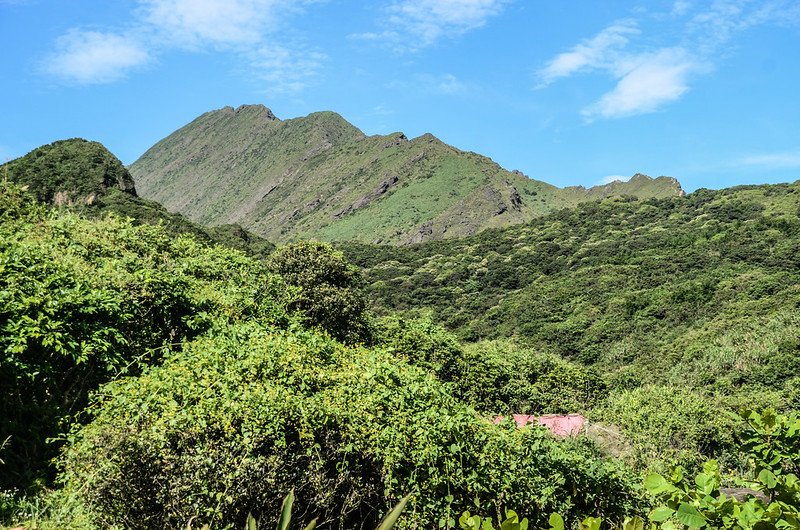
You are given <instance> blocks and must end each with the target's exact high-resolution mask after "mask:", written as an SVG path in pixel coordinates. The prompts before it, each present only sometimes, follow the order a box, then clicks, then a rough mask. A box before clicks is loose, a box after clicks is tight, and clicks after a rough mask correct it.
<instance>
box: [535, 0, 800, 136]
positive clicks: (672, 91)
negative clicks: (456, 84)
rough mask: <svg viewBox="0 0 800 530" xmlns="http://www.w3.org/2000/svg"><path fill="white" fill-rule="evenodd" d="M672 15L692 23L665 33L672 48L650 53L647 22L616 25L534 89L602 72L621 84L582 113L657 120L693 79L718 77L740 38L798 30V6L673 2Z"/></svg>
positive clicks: (547, 71)
mask: <svg viewBox="0 0 800 530" xmlns="http://www.w3.org/2000/svg"><path fill="white" fill-rule="evenodd" d="M671 14H672V15H673V16H674V17H686V18H684V19H683V20H684V22H681V23H680V25H679V27H678V31H677V32H674V31H669V32H662V33H664V34H669V35H670V36H669V38H670V40H671V41H672V44H670V45H669V46H661V47H653V46H652V44H651V43H652V42H653V40H654V37H657V36H658V32H653V31H650V30H649V29H647V30H645V29H644V27H643V29H641V31H640V30H639V28H640V26H643V24H642V22H641V20H646V19H641V20H639V21H637V20H631V19H627V20H623V21H620V22H616V23H614V24H612V25H610V26H608V27H607V28H605V29H604V30H602V31H601V32H600V33H598V34H597V35H596V36H594V37H593V38H591V39H587V40H585V41H583V42H581V43H580V44H578V45H577V46H575V47H574V48H572V49H571V50H570V51H568V52H565V53H561V54H559V55H556V56H555V57H554V58H553V59H551V60H550V61H549V62H548V63H547V64H546V65H545V67H544V68H542V69H541V70H540V71H539V75H538V77H539V84H538V86H537V87H536V88H543V87H546V86H547V85H549V84H551V83H553V82H555V81H557V80H559V79H562V78H566V77H569V76H571V75H574V74H576V73H578V72H581V71H587V70H600V71H603V72H605V73H606V74H608V75H610V76H611V77H612V78H613V79H614V80H615V83H616V84H615V86H614V88H613V89H612V90H610V91H608V92H607V93H605V94H603V95H602V96H600V98H599V99H598V100H597V101H595V102H594V103H593V104H591V105H589V106H587V107H585V108H584V109H583V110H582V112H581V113H582V115H583V116H584V117H585V118H586V119H587V120H588V121H591V120H593V119H596V118H621V117H627V116H634V115H638V114H645V113H649V112H655V111H658V110H660V109H661V108H662V107H663V106H664V105H666V104H668V103H671V102H675V101H677V100H679V99H680V98H681V97H682V96H683V95H684V94H686V93H687V92H688V91H689V89H690V83H691V81H692V80H693V79H694V78H695V77H697V76H699V75H700V74H704V73H708V72H710V71H712V70H713V63H714V61H716V60H718V58H719V56H720V55H724V51H725V50H726V46H727V45H729V42H730V41H731V40H732V39H733V38H734V36H735V35H736V34H737V33H739V32H741V31H744V30H746V29H748V28H751V27H754V26H757V25H761V24H767V23H771V24H779V25H800V4H798V2H797V0H763V1H760V2H755V1H753V0H712V1H710V2H702V3H701V2H694V1H692V0H675V1H674V2H673V3H672V10H671ZM640 15H641V16H642V17H644V16H646V15H647V12H646V11H642V12H641V13H640ZM654 20H658V21H663V14H653V15H652V16H651V19H650V22H651V23H652V22H653V21H654ZM634 37H637V38H634ZM648 44H650V46H648ZM634 47H635V49H631V48H634Z"/></svg>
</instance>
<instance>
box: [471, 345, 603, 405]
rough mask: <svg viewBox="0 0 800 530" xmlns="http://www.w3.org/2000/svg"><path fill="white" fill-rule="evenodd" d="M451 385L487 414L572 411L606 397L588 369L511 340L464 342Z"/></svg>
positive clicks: (600, 380)
mask: <svg viewBox="0 0 800 530" xmlns="http://www.w3.org/2000/svg"><path fill="white" fill-rule="evenodd" d="M456 385H457V387H458V389H459V393H460V395H461V396H462V398H463V399H464V400H465V401H467V402H468V403H470V404H472V405H473V406H474V407H475V408H477V409H479V410H481V411H484V412H491V413H502V414H508V413H520V414H535V413H556V414H563V413H573V412H580V411H585V410H587V409H588V408H590V407H592V406H593V405H595V404H596V403H597V402H598V401H599V400H600V399H602V398H603V397H604V396H605V383H604V382H603V380H602V379H601V378H600V376H598V375H597V374H596V373H594V371H593V370H591V369H589V368H586V367H584V366H581V365H579V364H576V363H572V362H569V361H565V360H563V359H560V358H558V357H557V356H555V355H551V354H543V353H537V352H535V351H533V350H530V349H527V348H521V347H520V346H518V345H517V344H515V343H513V342H511V341H485V342H481V343H478V344H474V345H468V346H465V347H464V356H463V359H462V360H461V362H460V363H459V375H458V377H457V380H456Z"/></svg>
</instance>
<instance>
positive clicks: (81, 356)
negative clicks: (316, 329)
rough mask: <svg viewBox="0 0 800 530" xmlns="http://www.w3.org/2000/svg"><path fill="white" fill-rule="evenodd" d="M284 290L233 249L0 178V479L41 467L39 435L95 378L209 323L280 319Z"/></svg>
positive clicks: (46, 450) (21, 478) (82, 399)
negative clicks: (98, 217) (44, 201)
mask: <svg viewBox="0 0 800 530" xmlns="http://www.w3.org/2000/svg"><path fill="white" fill-rule="evenodd" d="M287 294H289V291H287V289H286V288H285V287H283V285H282V282H281V280H280V278H279V277H276V276H273V275H271V274H269V273H268V272H267V271H266V268H265V266H264V265H262V264H261V263H260V262H258V261H255V260H253V259H250V258H247V257H246V256H244V255H243V254H241V253H239V252H235V251H232V250H229V249H225V248H222V247H208V246H205V245H202V244H200V243H198V242H197V241H196V240H194V239H193V238H191V237H186V236H180V237H172V236H171V235H170V234H169V233H167V232H166V231H165V230H164V229H163V228H162V227H159V226H146V225H145V226H133V225H132V224H131V223H130V222H128V221H124V220H120V219H118V218H113V217H112V218H108V219H105V220H102V221H94V222H92V221H87V220H85V219H83V218H81V217H79V216H77V215H73V214H70V213H67V212H63V211H57V210H52V211H51V210H47V209H45V208H44V207H43V206H40V205H37V204H36V203H34V202H33V201H32V199H31V198H30V197H29V196H27V195H26V194H25V193H23V191H22V190H21V189H20V188H18V187H15V186H13V185H9V184H7V183H0V355H2V356H0V442H2V441H4V440H7V444H6V447H5V448H4V450H3V452H2V454H0V459H2V460H4V461H5V465H4V466H3V467H2V472H1V473H0V488H3V487H5V488H8V487H16V488H25V487H27V486H28V485H29V484H31V482H32V481H33V480H35V479H40V478H42V477H43V476H47V473H48V472H47V469H48V466H47V461H48V460H49V459H50V458H51V457H53V456H54V455H55V454H56V453H55V449H56V447H57V444H52V443H49V444H48V443H46V440H47V439H49V438H53V437H58V436H59V435H60V434H61V433H63V432H64V430H65V426H66V424H68V423H69V422H70V421H71V420H72V418H73V417H74V416H75V414H77V413H78V412H80V410H81V409H82V408H83V407H84V406H85V405H86V403H87V396H88V394H89V392H91V391H92V390H94V389H96V388H97V387H98V385H99V384H101V383H103V382H105V381H108V380H110V379H112V378H114V377H118V376H121V375H124V374H131V373H137V372H138V370H139V367H140V366H141V365H145V364H149V363H152V362H156V361H157V360H158V358H159V357H160V354H161V351H162V349H163V348H164V347H167V346H169V345H171V344H177V343H180V341H181V340H182V339H184V338H191V337H194V336H197V335H198V334H201V333H203V332H204V331H205V330H206V329H208V328H209V327H210V326H211V325H212V324H213V323H221V322H235V321H240V320H244V319H247V320H253V321H258V322H262V323H264V324H267V323H271V324H276V323H286V322H287V321H288V317H287V311H286V309H285V306H286V303H287Z"/></svg>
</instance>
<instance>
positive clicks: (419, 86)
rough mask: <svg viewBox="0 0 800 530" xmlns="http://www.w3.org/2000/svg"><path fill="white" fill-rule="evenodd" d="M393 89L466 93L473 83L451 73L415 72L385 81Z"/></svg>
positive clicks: (447, 93)
mask: <svg viewBox="0 0 800 530" xmlns="http://www.w3.org/2000/svg"><path fill="white" fill-rule="evenodd" d="M385 86H386V88H389V89H393V90H416V91H423V92H428V93H431V94H444V95H446V96H453V95H462V94H468V93H469V92H470V91H472V90H474V89H475V86H474V85H471V84H469V83H466V82H464V81H461V80H460V79H459V78H457V77H456V76H454V75H453V74H449V73H447V74H439V75H432V74H416V75H414V76H412V77H411V78H409V79H403V80H400V79H395V80H392V81H389V82H388V83H386V85H385Z"/></svg>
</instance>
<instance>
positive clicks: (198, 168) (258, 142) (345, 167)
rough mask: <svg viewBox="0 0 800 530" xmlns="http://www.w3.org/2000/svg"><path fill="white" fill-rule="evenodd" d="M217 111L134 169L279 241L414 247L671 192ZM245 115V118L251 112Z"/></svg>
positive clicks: (324, 116) (150, 191)
mask: <svg viewBox="0 0 800 530" xmlns="http://www.w3.org/2000/svg"><path fill="white" fill-rule="evenodd" d="M225 112H226V114H224V115H211V116H209V115H208V114H205V115H203V116H201V117H199V118H198V119H196V120H194V121H193V122H191V123H190V124H188V125H186V126H184V127H182V128H181V129H179V130H178V131H176V132H175V133H173V134H172V135H170V136H169V137H167V138H165V139H164V140H162V141H160V142H159V143H158V144H156V145H155V146H153V147H152V148H151V149H149V150H148V151H147V152H146V153H145V154H144V155H142V157H141V158H140V159H139V160H137V161H136V162H135V163H134V164H133V165H132V166H131V173H132V174H133V175H134V177H135V178H136V179H137V180H136V184H137V186H138V188H139V190H140V192H141V193H142V195H143V196H144V197H146V198H150V199H153V200H156V201H159V202H161V203H162V204H164V205H165V206H166V207H167V209H169V210H170V211H177V212H180V213H182V214H184V215H186V216H187V217H189V218H190V219H192V220H195V221H197V222H200V223H203V224H208V225H218V224H227V223H238V224H240V225H242V226H243V227H244V228H246V229H249V230H252V231H253V232H255V233H257V234H259V235H262V236H264V237H267V238H269V239H271V240H273V241H290V240H296V239H299V238H309V237H313V238H317V239H320V240H328V241H335V240H347V239H355V240H361V241H375V240H381V241H383V242H391V243H409V242H415V241H422V240H428V239H443V238H451V237H459V236H464V235H468V234H473V233H475V232H477V231H480V230H483V229H485V228H492V227H502V226H508V225H511V224H517V223H522V222H525V221H528V220H530V219H533V218H534V217H538V216H541V215H545V214H547V213H549V212H551V211H553V210H555V209H561V208H566V207H572V206H576V205H577V204H579V203H581V202H585V201H590V200H595V199H602V198H604V197H607V196H609V195H634V196H638V197H648V198H649V197H667V196H673V195H676V194H677V192H676V185H675V184H670V183H669V182H664V181H659V180H658V179H655V180H653V179H650V178H649V177H636V178H634V179H632V182H624V183H613V184H611V185H606V186H601V187H596V188H592V189H590V190H586V189H583V188H565V189H559V188H556V187H555V186H552V185H549V184H546V183H544V182H541V181H537V180H534V179H530V178H528V177H526V176H524V175H523V174H521V173H519V172H517V173H512V172H508V171H506V170H504V169H503V168H501V167H500V166H499V165H498V164H497V163H495V162H494V161H492V160H491V159H489V158H487V157H485V156H481V155H479V154H477V153H472V152H466V151H461V150H459V149H457V148H455V147H452V146H450V145H447V144H446V143H444V142H442V141H441V140H439V139H437V138H436V137H435V136H434V135H432V134H430V133H425V134H423V135H421V136H419V137H416V138H414V139H413V140H411V139H409V138H408V137H407V136H406V135H405V134H403V133H402V132H399V131H398V132H393V133H390V134H386V135H372V136H368V137H367V136H365V135H364V134H363V133H362V132H361V131H360V130H358V129H357V128H356V127H355V126H354V125H352V124H350V123H349V122H348V121H347V120H345V119H344V118H343V117H342V116H341V115H339V114H337V113H335V112H332V111H323V112H314V113H311V114H308V115H307V116H303V117H298V118H291V119H287V120H283V121H281V120H275V121H270V122H265V121H264V120H262V119H261V118H260V117H261V116H263V115H267V114H268V115H271V112H270V111H269V110H268V109H267V108H266V107H264V106H261V105H245V106H242V107H239V108H238V109H236V110H234V109H232V108H230V109H226V110H225ZM239 116H243V117H241V118H240V117H239Z"/></svg>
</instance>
